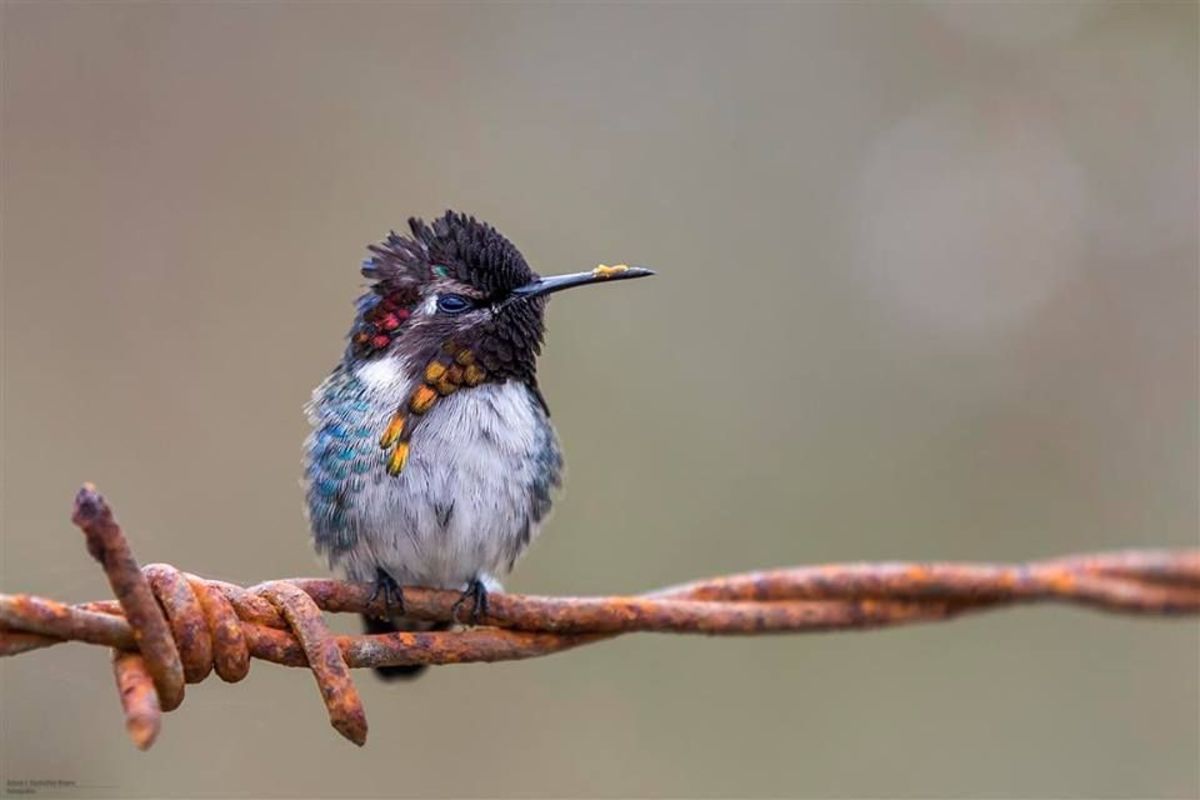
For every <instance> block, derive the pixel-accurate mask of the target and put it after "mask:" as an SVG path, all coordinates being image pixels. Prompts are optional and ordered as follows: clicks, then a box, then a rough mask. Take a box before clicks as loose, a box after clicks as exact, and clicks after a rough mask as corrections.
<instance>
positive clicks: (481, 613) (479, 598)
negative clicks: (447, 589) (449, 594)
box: [450, 578, 488, 625]
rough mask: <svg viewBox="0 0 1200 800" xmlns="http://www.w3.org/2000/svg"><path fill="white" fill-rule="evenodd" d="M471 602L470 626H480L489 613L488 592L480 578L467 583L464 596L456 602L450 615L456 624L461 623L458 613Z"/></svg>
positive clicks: (468, 618)
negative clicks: (480, 622)
mask: <svg viewBox="0 0 1200 800" xmlns="http://www.w3.org/2000/svg"><path fill="white" fill-rule="evenodd" d="M468 598H469V599H470V600H471V613H470V614H468V615H467V624H468V625H478V624H479V621H480V620H481V619H483V618H484V617H486V616H487V613H488V591H487V587H486V586H484V585H483V581H481V580H479V578H472V579H471V580H470V581H468V582H467V588H466V589H465V590H463V593H462V595H460V596H459V598H458V600H457V601H455V603H454V606H453V607H452V608H451V610H450V615H451V616H452V617H453V618H454V621H455V622H459V621H460V620H459V618H458V612H459V610H460V609H461V608H462V607H463V604H464V603H466V602H467V599H468Z"/></svg>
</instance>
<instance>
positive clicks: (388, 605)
mask: <svg viewBox="0 0 1200 800" xmlns="http://www.w3.org/2000/svg"><path fill="white" fill-rule="evenodd" d="M381 594H382V595H383V617H382V619H391V618H392V609H393V606H394V607H395V611H396V613H398V614H401V615H403V614H404V589H403V587H401V586H400V584H398V583H396V579H395V578H393V577H392V576H391V575H389V574H388V573H387V572H385V571H384V570H382V569H377V570H376V571H375V588H374V590H373V591H372V592H371V597H370V598H369V599H368V601H367V602H369V603H374V602H375V600H376V599H377V598H378V597H379V595H381Z"/></svg>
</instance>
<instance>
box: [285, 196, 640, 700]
mask: <svg viewBox="0 0 1200 800" xmlns="http://www.w3.org/2000/svg"><path fill="white" fill-rule="evenodd" d="M368 249H369V250H370V251H371V253H372V255H371V257H370V258H368V259H366V261H364V262H363V265H362V274H363V275H364V276H365V277H366V278H367V279H368V280H369V281H370V282H371V285H370V289H369V291H367V292H366V294H364V295H363V296H362V297H360V298H359V300H358V304H357V314H356V316H355V319H354V325H353V328H352V329H351V331H350V337H349V338H350V341H349V344H348V346H347V347H346V351H345V354H344V356H343V358H342V360H341V361H340V362H339V363H338V364H337V366H335V367H334V369H333V372H332V374H330V375H329V377H328V378H326V379H325V381H324V382H323V383H321V385H320V386H318V387H317V389H316V390H315V391H314V392H313V398H312V402H311V403H310V404H309V405H308V407H307V412H308V417H309V421H310V422H311V424H312V433H311V435H310V436H309V438H308V440H307V442H306V464H305V487H306V494H307V501H308V517H309V523H310V525H311V528H312V535H313V542H314V545H315V547H316V549H317V551H318V553H320V554H322V555H324V556H325V557H326V558H327V559H328V561H329V564H330V566H331V568H333V569H335V570H337V571H339V572H341V573H342V574H343V575H344V576H345V577H346V578H347V579H349V580H352V581H358V582H374V584H375V586H376V589H377V591H382V592H384V593H385V594H384V597H385V599H389V602H394V608H395V609H396V612H397V613H396V614H395V615H393V616H390V617H389V618H388V619H384V620H380V619H371V618H365V620H366V624H367V630H368V632H371V633H382V632H386V631H392V630H420V629H422V627H421V624H420V623H417V622H416V621H414V620H409V619H405V618H404V617H403V590H402V589H401V587H403V586H405V585H418V586H428V587H435V588H443V589H457V590H461V591H462V592H463V599H464V600H467V599H469V600H470V601H471V611H470V615H471V617H472V618H474V619H478V618H479V617H480V616H481V615H482V614H484V613H486V608H487V605H486V604H487V591H488V589H489V588H495V587H496V586H498V584H497V583H496V576H497V575H502V574H506V573H508V572H509V571H510V570H511V569H512V567H513V564H514V563H515V562H516V560H517V558H518V557H519V556H520V555H521V554H522V552H524V550H525V549H526V547H528V546H529V543H530V542H531V541H532V540H533V538H534V537H535V536H536V535H537V533H538V528H539V527H540V525H541V523H542V521H543V520H544V519H545V517H546V514H547V513H548V512H549V510H550V504H551V500H552V493H553V492H554V490H556V489H557V488H558V487H559V486H560V485H561V476H562V466H563V459H562V453H561V451H560V449H559V444H558V437H557V435H556V434H555V432H554V428H553V426H552V425H551V424H550V412H549V409H548V408H547V406H546V400H545V398H544V397H542V393H541V391H540V390H539V389H538V384H537V357H538V354H539V352H540V350H541V344H542V335H543V329H544V323H543V316H544V312H545V307H546V301H547V298H548V297H549V295H550V294H551V293H553V292H558V291H560V290H563V289H568V288H571V287H575V286H589V285H594V284H597V283H603V282H607V281H614V280H623V279H628V278H640V277H644V276H646V275H652V274H653V273H652V272H651V271H650V270H648V269H644V268H641V267H627V266H624V265H620V266H616V267H606V266H603V265H601V266H600V267H597V268H596V269H594V270H591V271H589V272H580V273H575V274H570V275H559V276H555V277H549V278H543V277H540V276H539V275H538V274H537V273H535V272H534V271H533V270H532V269H530V268H529V265H528V264H527V263H526V262H525V259H524V257H523V256H522V255H521V253H520V251H518V250H517V248H516V247H514V246H513V244H512V243H511V242H509V241H508V239H506V238H504V237H503V236H501V235H500V233H498V232H497V231H496V230H495V229H494V228H492V227H491V226H489V225H487V224H485V223H483V222H480V221H478V220H476V219H474V218H473V217H469V216H466V215H464V214H458V213H454V212H450V211H448V212H446V214H445V215H443V216H441V217H439V218H437V219H435V220H434V221H433V224H432V225H429V224H426V223H425V222H423V221H422V220H419V219H411V220H409V233H408V235H399V234H397V233H395V232H394V231H393V232H392V233H391V234H390V235H389V236H388V237H387V239H386V240H385V241H383V242H381V243H379V244H376V245H371V246H370V247H369V248H368ZM389 607H392V606H389ZM420 670H421V668H420V667H404V666H400V667H384V668H381V669H380V670H379V672H380V674H381V675H383V676H384V677H406V676H411V675H415V674H417V673H418V672H419V671H420Z"/></svg>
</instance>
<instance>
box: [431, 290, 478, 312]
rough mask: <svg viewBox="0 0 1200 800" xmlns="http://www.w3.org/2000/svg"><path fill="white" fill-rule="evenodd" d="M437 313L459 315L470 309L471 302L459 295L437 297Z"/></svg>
mask: <svg viewBox="0 0 1200 800" xmlns="http://www.w3.org/2000/svg"><path fill="white" fill-rule="evenodd" d="M437 307H438V311H441V312H443V313H445V314H461V313H462V312H464V311H466V310H467V309H468V308H470V307H471V301H470V300H468V299H467V298H465V297H463V296H462V295H461V294H442V295H438V300H437Z"/></svg>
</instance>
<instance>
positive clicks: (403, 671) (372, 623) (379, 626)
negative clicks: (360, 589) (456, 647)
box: [362, 614, 447, 681]
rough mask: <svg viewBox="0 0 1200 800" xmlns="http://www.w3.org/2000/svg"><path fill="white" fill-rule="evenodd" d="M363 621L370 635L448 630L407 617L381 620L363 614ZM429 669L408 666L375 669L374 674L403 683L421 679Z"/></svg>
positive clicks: (434, 623) (442, 625)
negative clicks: (417, 678)
mask: <svg viewBox="0 0 1200 800" xmlns="http://www.w3.org/2000/svg"><path fill="white" fill-rule="evenodd" d="M362 620H363V630H364V631H365V632H366V633H368V634H376V633H395V632H397V631H439V630H446V627H447V626H446V625H445V624H444V623H439V622H424V621H421V620H415V619H407V618H405V617H393V618H392V619H379V618H378V617H370V616H367V615H366V614H363V615H362ZM427 669H429V665H427V664H407V665H404V666H397V667H375V668H374V672H375V674H376V675H378V676H379V677H380V678H382V679H383V680H385V681H403V680H412V679H413V678H416V677H419V676H420V675H421V674H422V673H423V672H425V670H427Z"/></svg>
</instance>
